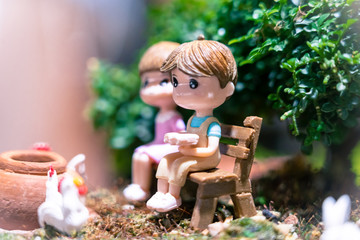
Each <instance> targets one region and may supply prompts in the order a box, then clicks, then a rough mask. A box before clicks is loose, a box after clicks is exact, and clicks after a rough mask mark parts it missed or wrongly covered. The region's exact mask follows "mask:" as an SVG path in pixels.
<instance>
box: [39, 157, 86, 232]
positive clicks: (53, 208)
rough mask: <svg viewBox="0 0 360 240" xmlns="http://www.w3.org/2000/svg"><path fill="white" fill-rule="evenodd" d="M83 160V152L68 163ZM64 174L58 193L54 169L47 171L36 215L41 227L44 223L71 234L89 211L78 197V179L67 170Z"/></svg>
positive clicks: (84, 220) (79, 226)
mask: <svg viewBox="0 0 360 240" xmlns="http://www.w3.org/2000/svg"><path fill="white" fill-rule="evenodd" d="M84 160H85V156H84V155H83V154H79V155H77V156H75V157H74V158H73V159H72V160H71V161H70V163H69V165H70V166H71V167H70V168H72V167H73V165H74V162H76V163H80V162H81V163H83V162H84ZM69 165H68V166H69ZM75 165H77V164H75ZM64 175H65V176H64V178H63V180H62V181H61V183H60V191H61V193H60V192H59V191H58V189H59V187H58V186H59V180H58V177H57V174H56V171H55V170H54V169H52V168H50V170H49V171H48V180H47V182H46V199H45V202H44V203H42V204H41V205H40V207H39V208H38V217H39V224H40V226H41V227H44V225H45V223H46V224H48V225H51V226H53V227H55V228H56V229H58V230H59V231H61V232H66V233H68V234H71V233H72V232H73V231H78V230H80V229H81V227H82V226H83V224H84V223H86V221H87V219H88V218H89V211H88V209H87V208H86V207H85V206H84V204H83V203H82V202H81V201H80V199H79V189H78V188H77V187H76V184H77V182H78V180H76V178H74V177H73V176H72V174H70V173H68V172H66V173H65V174H64Z"/></svg>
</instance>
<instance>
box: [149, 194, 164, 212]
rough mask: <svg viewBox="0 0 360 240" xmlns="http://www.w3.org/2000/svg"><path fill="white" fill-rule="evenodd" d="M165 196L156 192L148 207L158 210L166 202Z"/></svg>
mask: <svg viewBox="0 0 360 240" xmlns="http://www.w3.org/2000/svg"><path fill="white" fill-rule="evenodd" d="M164 198H165V194H164V193H162V192H156V193H155V194H154V195H153V196H152V197H151V198H150V199H149V200H148V201H147V202H146V207H147V208H149V209H156V208H158V207H159V206H161V204H162V202H163V201H164Z"/></svg>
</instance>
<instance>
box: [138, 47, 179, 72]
mask: <svg viewBox="0 0 360 240" xmlns="http://www.w3.org/2000/svg"><path fill="white" fill-rule="evenodd" d="M179 45H180V44H179V43H176V42H167V41H163V42H159V43H156V44H154V45H152V46H151V47H150V48H149V49H148V50H146V52H145V53H144V55H143V56H142V57H141V60H140V63H139V74H140V76H141V75H142V74H143V73H144V72H149V71H160V67H161V65H162V64H163V62H164V61H165V60H166V58H167V57H168V56H169V55H170V53H171V52H172V51H173V50H174V49H175V48H177V47H178V46H179Z"/></svg>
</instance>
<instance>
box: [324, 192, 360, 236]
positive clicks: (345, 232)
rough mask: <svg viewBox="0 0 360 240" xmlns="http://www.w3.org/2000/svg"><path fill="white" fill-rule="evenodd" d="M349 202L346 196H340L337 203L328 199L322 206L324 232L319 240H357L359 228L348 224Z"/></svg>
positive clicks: (359, 234) (351, 223) (359, 233)
mask: <svg viewBox="0 0 360 240" xmlns="http://www.w3.org/2000/svg"><path fill="white" fill-rule="evenodd" d="M350 210H351V201H350V197H349V196H348V195H343V196H341V197H340V198H339V199H338V200H337V201H335V199H334V198H332V197H328V198H326V199H325V200H324V202H323V205H322V211H323V216H322V218H323V222H324V226H325V231H324V232H323V234H322V235H321V237H320V240H359V239H360V229H359V227H358V226H357V225H356V224H355V223H353V222H350V221H349V219H350Z"/></svg>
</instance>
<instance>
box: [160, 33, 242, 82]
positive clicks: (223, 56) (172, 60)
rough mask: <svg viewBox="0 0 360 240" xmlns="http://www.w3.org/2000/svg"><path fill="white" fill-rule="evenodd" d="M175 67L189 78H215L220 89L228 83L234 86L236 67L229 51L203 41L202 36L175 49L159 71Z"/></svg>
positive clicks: (223, 46) (211, 42)
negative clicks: (189, 76)
mask: <svg viewBox="0 0 360 240" xmlns="http://www.w3.org/2000/svg"><path fill="white" fill-rule="evenodd" d="M176 67H177V68H178V69H179V70H181V71H183V72H184V73H186V74H188V75H191V76H197V77H209V76H216V77H217V78H218V79H219V82H220V87H221V88H225V86H226V85H227V83H228V82H230V81H231V82H232V83H233V84H234V86H236V81H237V66H236V62H235V59H234V56H233V55H232V53H231V51H230V49H229V48H228V47H226V46H225V45H224V44H222V43H220V42H217V41H210V40H204V37H203V36H199V38H198V40H194V41H192V42H188V43H183V44H181V45H180V46H179V47H177V48H176V49H175V50H174V51H173V52H172V53H171V54H170V56H169V57H168V58H167V59H166V60H165V62H164V63H163V65H162V66H161V68H160V71H162V72H169V71H171V70H172V69H174V68H176Z"/></svg>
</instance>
